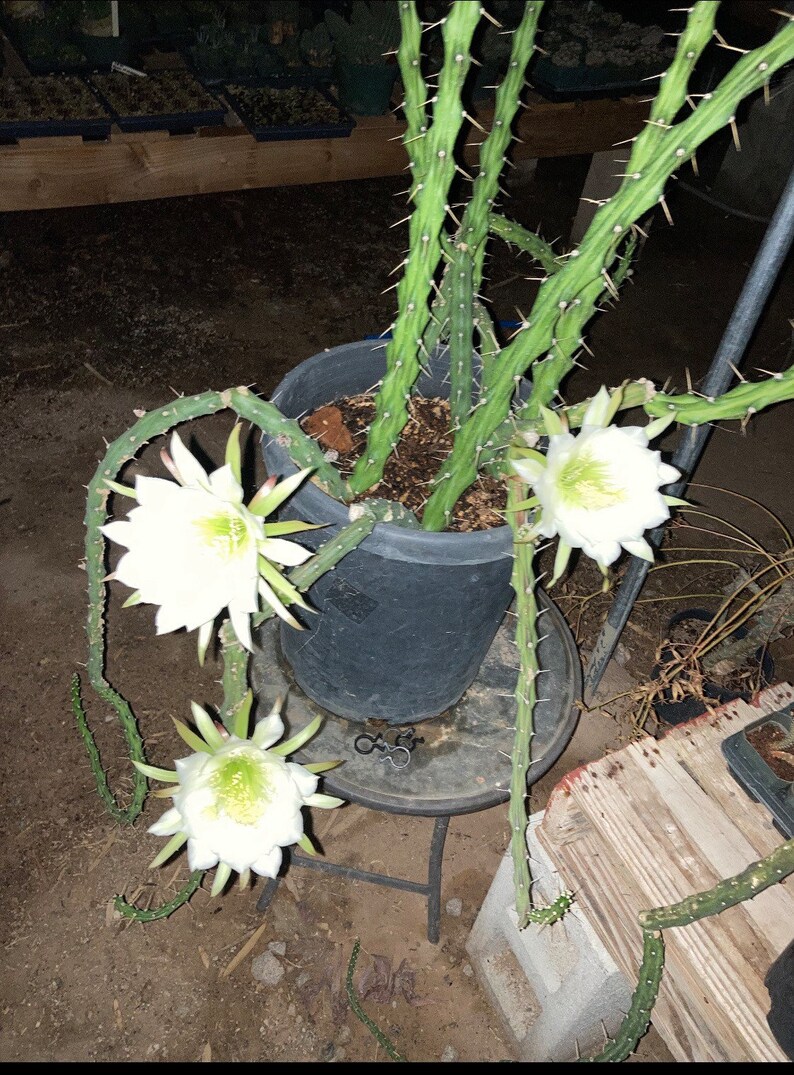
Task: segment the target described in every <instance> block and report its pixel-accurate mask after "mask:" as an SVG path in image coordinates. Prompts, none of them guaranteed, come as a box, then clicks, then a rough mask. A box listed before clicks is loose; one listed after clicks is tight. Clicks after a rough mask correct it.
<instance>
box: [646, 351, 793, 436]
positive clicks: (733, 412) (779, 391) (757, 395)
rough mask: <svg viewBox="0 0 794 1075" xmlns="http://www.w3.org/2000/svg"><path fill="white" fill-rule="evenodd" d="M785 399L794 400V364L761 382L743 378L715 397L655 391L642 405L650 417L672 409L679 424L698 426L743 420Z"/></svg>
mask: <svg viewBox="0 0 794 1075" xmlns="http://www.w3.org/2000/svg"><path fill="white" fill-rule="evenodd" d="M787 399H794V366H791V367H789V369H787V370H785V371H784V372H783V373H773V374H772V375H771V376H770V377H767V378H765V379H764V380H763V381H744V382H743V383H742V384H737V385H736V387H735V388H731V389H730V390H729V391H728V392H725V393H724V394H723V395H721V396H718V397H716V398H709V397H707V396H699V395H696V394H695V393H693V392H689V393H687V394H682V395H680V396H671V395H667V394H665V393H664V392H657V393H656V395H655V396H654V397H653V399H650V400H648V402H647V403H646V404H644V407H645V411H646V413H647V414H649V415H651V417H652V418H662V417H664V416H665V415H667V414H670V412H675V420H676V422H680V423H681V425H687V426H699V425H705V423H706V422H718V421H729V420H730V419H739V420H744V419H745V418H748V417H752V415H754V414H757V413H758V412H759V411H762V410H763V409H764V408H765V407H770V406H771V405H772V404H773V403H782V402H783V400H787Z"/></svg>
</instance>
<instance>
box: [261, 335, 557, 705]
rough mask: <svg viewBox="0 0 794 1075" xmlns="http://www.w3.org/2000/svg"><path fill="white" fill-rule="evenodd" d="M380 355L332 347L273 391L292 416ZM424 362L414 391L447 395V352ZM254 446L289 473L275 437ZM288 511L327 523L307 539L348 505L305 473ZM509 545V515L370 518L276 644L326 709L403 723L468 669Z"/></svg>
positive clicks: (499, 607) (377, 350) (363, 345)
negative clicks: (443, 522)
mask: <svg viewBox="0 0 794 1075" xmlns="http://www.w3.org/2000/svg"><path fill="white" fill-rule="evenodd" d="M385 363H386V360H385V352H384V349H383V346H382V344H378V343H373V342H369V341H364V342H360V343H352V344H344V345H343V346H341V347H334V348H332V349H331V350H329V351H325V352H323V353H321V354H318V355H314V356H313V357H312V358H309V359H307V360H306V361H305V362H303V363H301V365H300V366H298V367H297V368H296V369H294V370H293V371H292V372H291V373H289V374H288V375H287V377H285V379H284V380H283V381H282V382H281V384H280V385H279V387H278V389H277V390H276V392H275V393H274V395H273V402H274V403H275V404H276V405H277V406H278V407H279V409H280V410H281V411H282V412H283V413H284V414H285V415H287V416H288V417H297V416H298V415H301V414H304V413H306V412H307V411H310V410H312V409H314V408H316V407H319V406H321V405H323V404H326V403H331V402H333V401H334V400H336V399H339V398H341V397H343V396H348V395H354V394H356V393H359V392H365V391H367V390H368V389H370V388H371V387H372V386H373V385H374V384H375V382H376V381H378V380H379V379H380V378H381V377H382V375H383V373H384V372H385V368H386V365H385ZM429 366H430V368H429V375H423V376H422V378H421V379H420V381H419V382H418V385H417V390H418V391H419V392H420V393H421V394H424V395H444V394H445V391H448V385H447V386H445V385H444V383H443V379H444V374H445V368H448V363H446V364H445V362H444V360H443V359H439V358H438V357H435V358H434V359H433V360H432V361H431V363H430V364H429ZM263 451H264V457H265V463H266V466H267V469H268V472H269V473H270V474H277V475H279V476H282V477H283V476H284V475H288V474H292V473H294V472H295V469H296V468H295V467H294V465H293V464H292V463H291V462H290V460H289V458H288V456H287V454H286V452H285V450H284V449H283V448H282V447H281V446H280V445H279V444H278V443H276V442H275V441H273V440H268V439H266V440H265V441H264V445H263ZM285 514H286V516H287V517H291V518H300V519H304V520H307V521H309V522H315V523H329V524H331V525H330V526H329V527H328V528H327V529H323V530H317V531H311V532H309V534H308V535H301V539H302V540H303V539H304V538H305V542H304V543H305V544H307V545H310V546H311V547H312V548H316V547H317V546H318V545H320V544H322V543H323V541H325V540H326V538H327V536H328V535H329V534H330V533H332V532H333V530H332V528H341V527H342V526H344V525H346V524H347V522H348V521H349V519H348V508H347V507H346V506H345V505H344V504H342V503H340V502H339V501H336V500H333V499H332V498H331V497H329V496H326V494H325V493H323V492H322V491H321V490H320V489H318V488H317V486H316V485H313V484H312V483H310V482H307V483H304V485H303V486H302V487H301V489H299V490H298V492H297V493H296V494H295V495H294V496H293V497H292V498H291V500H290V502H289V504H288V505H287V510H286V512H285ZM511 550H512V535H511V531H510V527H509V526H501V527H498V528H496V529H493V530H487V531H480V532H476V533H465V534H461V533H440V534H437V533H428V532H426V531H421V530H408V529H405V528H403V527H399V526H394V525H392V524H386V523H379V524H378V525H377V526H376V527H375V530H374V531H373V533H372V534H371V535H369V537H367V538H366V539H365V540H364V542H362V544H361V545H360V546H359V547H358V548H357V549H356V550H355V551H354V552H352V553H351V554H349V555H348V556H346V557H345V559H344V560H343V561H342V562H341V563H340V564H339V565H338V566H337V568H336V569H335V570H334V571H331V572H328V573H327V574H326V575H325V576H324V577H323V578H322V579H320V581H319V582H318V583H317V584H316V585H315V586H313V587H312V588H311V590H310V591H309V601H310V602H311V604H312V605H313V606H314V607H315V608H316V609H318V610H319V611H320V614H319V615H317V616H311V615H304V616H303V617H302V618H303V621H304V622H305V623H306V625H307V627H308V630H306V631H304V632H300V631H295V630H294V629H292V628H290V627H288V626H286V625H284V626H282V631H281V645H282V650H283V653H284V656H285V657H286V659H287V661H288V662H289V664H290V665H291V666H292V671H293V673H294V676H295V679H296V680H297V682H298V684H299V686H300V687H301V688H302V689H303V690H304V691H305V692H306V694H307V695H309V697H310V698H312V699H313V700H314V701H315V702H317V703H319V704H320V705H322V706H323V707H324V708H326V709H328V710H330V711H331V712H332V713H336V714H338V715H340V716H344V717H348V718H350V719H352V720H357V721H364V720H367V719H378V720H385V721H388V722H389V723H392V724H406V723H413V722H416V721H418V720H424V719H426V718H429V717H434V716H437V715H438V714H440V713H442V712H443V711H444V710H446V709H448V708H449V707H450V706H452V705H454V703H455V702H457V701H458V699H459V698H460V697H461V695H462V694H463V693H464V691H465V690H466V689H467V687H468V686H469V685H470V684H471V683H472V681H473V680H474V678H475V677H476V675H477V671H478V669H479V667H480V664H481V662H482V660H483V658H484V656H485V654H486V653H487V652H488V649H489V647H490V645H491V642H492V640H493V638H494V635H495V634H496V631H497V629H498V627H499V624H500V623H501V621H502V619H503V617H504V615H505V611H506V609H507V608H508V606H509V604H510V602H511V600H512V597H513V590H512V588H511V586H510V575H511V569H512V557H511ZM566 644H568V640H567V639H566ZM570 644H571V645H572V641H571V642H570Z"/></svg>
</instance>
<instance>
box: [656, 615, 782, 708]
mask: <svg viewBox="0 0 794 1075" xmlns="http://www.w3.org/2000/svg"><path fill="white" fill-rule="evenodd" d="M712 619H713V613H711V612H708V611H706V609H704V608H687V609H684V610H683V611H681V612H677V613H676V614H675V616H673V617H672V618H671V619H670V622H669V623H668V625H667V629H668V631H669V630H670V629H671V628H673V627H675V626H676V624H679V623H683V622H685V621H686V620H698V621H700V622H702V623H709V622H710V620H712ZM746 634H747V628H746V627H737V628H736V630H735V631H734V632H733V634H732V635H731V637H732V638H736V639H741V638H744V636H745V635H746ZM667 656H669V653H668V652H667V651H664V652H663V653H662V659H661V661H660V663H659V664H657V665H655V666H654V668H653V671H652V672H651V679H657V678H658V677H659V674H660V672H661V667H662V664H663V663H664V661H665V658H666V657H667ZM756 660H757V661H758V663H759V665H760V667H761V674H762V678H763V681H764V682H765V683H771V682H772V681H773V679H774V678H775V663H774V661H773V660H772V658H771V656H770V655H769V653H768V651H767V650H765V649H763V650H758V652H757V653H756ZM703 693H704V694H705V695H706V697H707V698H711V699H713V700H714V703H715V705H724V704H725V703H726V702H733V701H735V700H736V699H737V698H742V699H744V701H746V702H749V700H750V694H749V693H748V692H747V691H731V690H726V689H725V688H724V687H720V686H718V685H717V684H716V683H712V682H710V681H709V680H706V681H705V682H704V684H703ZM653 710H654V712H655V713H656V716H657V717H658V718H659V720H661V721H663V722H664V723H665V724H684V723H685V722H686V721H688V720H692V719H693V718H694V717H699V716H701V715H702V714H703V713H705V712H706V706H705V705H704V704H703V703H702V702H701V701H700V700H699V699H698V698H682V699H681V700H680V701H677V702H676V701H672V699H671V698H670V696H669V692H665V698H664V700H661V701H656V702H654V703H653Z"/></svg>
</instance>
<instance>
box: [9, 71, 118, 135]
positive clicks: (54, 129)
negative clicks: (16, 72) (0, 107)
mask: <svg viewBox="0 0 794 1075" xmlns="http://www.w3.org/2000/svg"><path fill="white" fill-rule="evenodd" d="M23 77H30V78H31V79H35V78H38V77H42V78H46V77H57V76H36V75H31V76H23ZM67 77H69V78H72V79H74V78H79V80H80V82H81V83H82V84H83V85H85V84H86V83H85V78H81V77H80V76H77V75H73V74H70V75H68V76H67ZM86 92H88V93H90V94H91V95H92V96H93V97H94V99H95V101H97V102H98V104H99V106H100V107H101V108H104V109H105V110H106V111H108V110H107V106H106V105H105V102H104V101H103V100H102V99H101V98H100V97H99V95H98V94H97V93H96V92H95V91H94V90H93V87H91V86H87V88H86ZM112 123H113V119H112V116H111V115H110V114H108V115H106V116H91V117H88V116H86V117H85V118H82V117H79V116H77V117H74V118H72V119H10V120H3V119H0V140H2V141H10V140H12V139H17V138H61V137H63V136H67V135H70V136H74V135H79V136H81V137H83V138H91V139H97V140H99V139H103V138H109V137H110V128H111V125H112Z"/></svg>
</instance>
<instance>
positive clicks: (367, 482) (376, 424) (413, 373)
mask: <svg viewBox="0 0 794 1075" xmlns="http://www.w3.org/2000/svg"><path fill="white" fill-rule="evenodd" d="M479 21H480V7H479V4H471V3H462V2H460V0H458V2H457V3H455V4H453V5H452V7H451V8H450V10H449V13H448V14H447V16H446V18H445V20H444V31H443V37H444V66H443V68H442V70H441V74H440V76H439V83H438V91H437V93H436V95H435V104H434V107H433V123H432V125H431V127H430V129H429V131H428V133H427V134H426V135H425V137H424V139H423V149H422V153H423V157H424V164H425V175H424V178H423V182H422V189H421V190H420V189H418V187H417V189H416V191H415V198H414V202H415V207H414V211H413V213H412V214H411V223H410V238H409V245H410V254H409V256H408V258H407V259H406V265H405V271H404V274H403V277H402V279H401V280H400V283H399V285H398V287H397V296H398V300H399V312H398V314H397V318H396V320H395V323H394V328H393V330H392V331H393V334H392V338H391V340H390V341H389V344H388V347H387V348H386V362H387V372H386V375H385V376H384V378H383V382H382V384H381V387H380V390H379V392H378V396H377V400H376V409H375V417H374V419H373V421H372V424H371V426H370V430H369V435H368V438H367V446H366V448H365V450H364V452H363V454H362V455H361V457H360V458H359V460H358V462H357V463H356V466H355V469H354V470H353V474H352V475H351V477H350V488H351V489H352V490H353V493H354V494H358V493H363V492H365V491H366V490H367V489H370V488H371V487H372V486H373V485H376V484H377V483H378V482H379V481H380V479H381V478H382V477H383V468H384V466H385V463H386V460H387V459H388V457H389V455H390V454H391V452H392V450H393V448H394V447H395V446H396V444H397V442H398V439H399V436H400V433H401V432H402V430H403V427H404V426H405V423H406V422H407V421H408V408H407V405H406V404H407V400H408V399H409V398H410V393H411V388H412V387H413V385H414V382H415V381H416V379H417V377H418V375H419V370H420V368H421V367H420V358H419V356H420V352H421V350H422V349H423V337H424V332H425V328H426V327H427V323H428V320H429V318H430V310H429V302H430V293H431V291H432V288H433V283H434V280H435V276H436V272H437V269H438V265H439V262H440V260H441V249H442V239H441V232H442V228H443V226H444V220H445V217H446V213H447V206H448V201H449V189H450V185H451V183H452V179H453V177H454V175H455V167H456V165H455V142H456V140H457V137H458V134H459V132H460V129H461V126H462V124H463V108H462V105H461V91H462V89H463V84H464V82H465V80H466V76H467V74H468V71H469V66H470V63H471V40H472V36H473V34H474V31H475V29H476V27H477V23H478V22H479Z"/></svg>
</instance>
